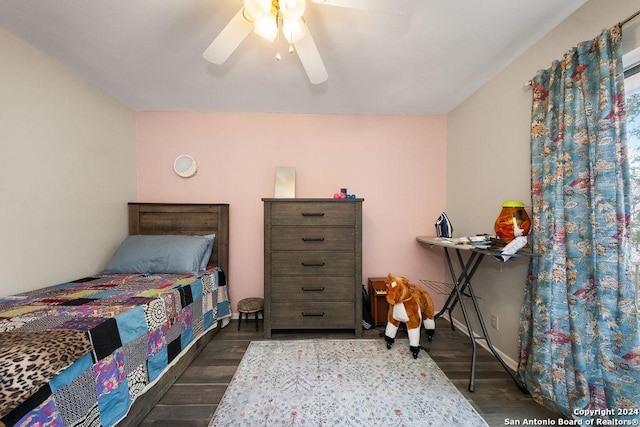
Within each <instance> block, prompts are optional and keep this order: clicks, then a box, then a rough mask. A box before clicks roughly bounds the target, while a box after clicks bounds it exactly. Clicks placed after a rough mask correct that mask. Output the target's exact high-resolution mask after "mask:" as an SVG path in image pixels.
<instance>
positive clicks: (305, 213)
mask: <svg viewBox="0 0 640 427" xmlns="http://www.w3.org/2000/svg"><path fill="white" fill-rule="evenodd" d="M302 216H324V212H302Z"/></svg>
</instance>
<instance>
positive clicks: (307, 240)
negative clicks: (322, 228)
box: [302, 237, 324, 242]
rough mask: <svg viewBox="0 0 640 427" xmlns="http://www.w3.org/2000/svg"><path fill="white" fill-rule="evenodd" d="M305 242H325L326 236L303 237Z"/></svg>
mask: <svg viewBox="0 0 640 427" xmlns="http://www.w3.org/2000/svg"><path fill="white" fill-rule="evenodd" d="M302 241H303V242H324V237H303V238H302Z"/></svg>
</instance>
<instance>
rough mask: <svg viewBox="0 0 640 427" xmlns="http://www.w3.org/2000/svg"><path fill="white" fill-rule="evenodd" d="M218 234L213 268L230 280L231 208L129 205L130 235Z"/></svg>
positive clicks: (181, 204)
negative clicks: (218, 268)
mask: <svg viewBox="0 0 640 427" xmlns="http://www.w3.org/2000/svg"><path fill="white" fill-rule="evenodd" d="M212 233H215V235H216V239H215V244H214V247H213V253H212V254H211V260H210V261H209V264H213V265H216V266H218V267H220V268H222V270H223V271H224V273H225V276H226V277H227V280H228V277H229V205H228V204H221V203H216V204H208V203H134V202H132V203H129V234H130V235H133V234H153V235H157V234H179V235H189V236H204V235H207V234H212Z"/></svg>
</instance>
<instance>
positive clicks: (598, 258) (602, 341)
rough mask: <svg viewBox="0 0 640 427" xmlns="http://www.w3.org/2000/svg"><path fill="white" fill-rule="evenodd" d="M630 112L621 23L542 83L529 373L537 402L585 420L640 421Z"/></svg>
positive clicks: (536, 105)
mask: <svg viewBox="0 0 640 427" xmlns="http://www.w3.org/2000/svg"><path fill="white" fill-rule="evenodd" d="M624 116H625V113H624V75H623V68H622V53H621V28H620V26H616V27H614V28H612V29H610V30H605V31H604V32H603V33H602V34H601V35H600V36H599V37H597V38H596V39H594V40H590V41H587V42H583V43H580V44H579V45H578V46H577V47H575V48H573V49H572V50H570V51H569V52H567V53H566V54H565V56H564V58H563V59H562V60H559V61H555V62H554V63H553V65H552V67H551V68H550V69H548V70H544V71H540V72H538V74H537V75H536V76H535V78H534V79H533V107H532V125H531V182H532V201H533V218H532V220H533V221H532V230H531V238H532V245H533V250H534V252H535V253H537V254H539V256H537V257H535V258H533V259H532V261H531V274H530V276H529V282H528V286H527V290H526V292H525V297H524V304H523V309H522V316H521V327H520V366H519V374H520V376H521V377H522V379H523V381H524V382H525V384H526V385H527V388H528V389H529V391H530V393H531V394H532V396H533V397H534V398H535V399H536V400H537V401H538V402H540V403H542V404H543V405H545V406H547V407H549V408H551V409H554V410H556V411H559V412H561V413H563V414H564V415H566V416H568V417H572V418H575V419H584V420H586V419H593V420H603V419H616V420H617V419H628V420H638V419H640V414H638V410H640V335H639V332H638V323H639V322H638V312H637V309H636V305H635V287H634V286H633V284H632V283H631V281H630V279H629V278H628V277H629V276H628V275H627V273H628V272H627V267H628V264H627V257H628V249H627V248H628V238H629V219H630V216H629V214H630V204H629V194H630V175H629V166H628V161H627V142H626V130H625V121H624V120H625V117H624ZM625 411H627V412H626V413H625Z"/></svg>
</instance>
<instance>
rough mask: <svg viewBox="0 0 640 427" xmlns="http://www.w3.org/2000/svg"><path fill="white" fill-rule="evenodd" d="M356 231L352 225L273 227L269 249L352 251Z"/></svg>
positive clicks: (354, 244)
mask: <svg viewBox="0 0 640 427" xmlns="http://www.w3.org/2000/svg"><path fill="white" fill-rule="evenodd" d="M355 246H356V232H355V230H354V229H353V227H273V228H272V229H271V250H274V251H283V250H292V251H313V250H316V251H318V250H319V251H353V250H354V249H355Z"/></svg>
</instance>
